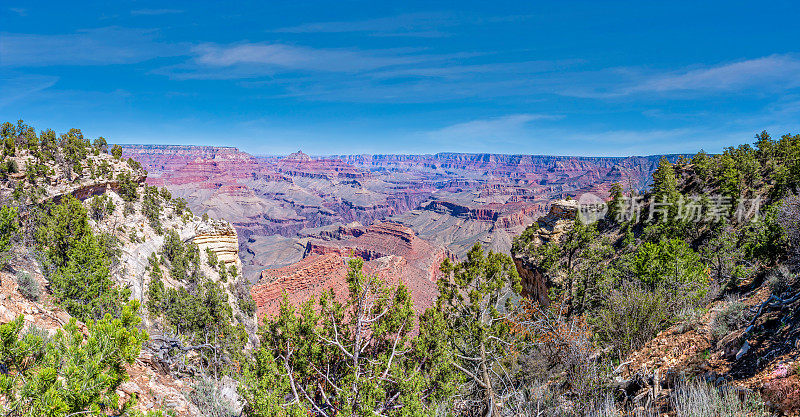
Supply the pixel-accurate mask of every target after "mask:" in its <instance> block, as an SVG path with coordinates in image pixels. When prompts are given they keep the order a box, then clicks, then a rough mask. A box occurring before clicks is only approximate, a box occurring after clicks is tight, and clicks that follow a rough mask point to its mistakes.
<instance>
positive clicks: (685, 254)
mask: <svg viewBox="0 0 800 417" xmlns="http://www.w3.org/2000/svg"><path fill="white" fill-rule="evenodd" d="M630 268H631V270H632V272H633V274H634V275H635V276H636V277H637V278H638V279H639V280H640V281H641V282H642V283H644V284H645V285H647V286H648V287H649V288H651V289H655V288H658V287H664V288H668V289H676V290H678V291H680V292H684V293H686V294H687V295H688V296H690V297H696V298H700V297H703V296H704V295H705V292H706V289H707V286H708V274H707V273H706V266H705V265H704V264H703V262H702V261H701V259H700V255H698V254H697V252H695V251H694V250H692V248H691V247H690V246H689V244H688V243H686V242H685V241H683V240H681V239H663V240H661V241H659V242H658V243H650V242H644V243H642V244H641V246H639V248H638V249H637V251H636V252H635V254H634V256H633V258H632V260H631V261H630Z"/></svg>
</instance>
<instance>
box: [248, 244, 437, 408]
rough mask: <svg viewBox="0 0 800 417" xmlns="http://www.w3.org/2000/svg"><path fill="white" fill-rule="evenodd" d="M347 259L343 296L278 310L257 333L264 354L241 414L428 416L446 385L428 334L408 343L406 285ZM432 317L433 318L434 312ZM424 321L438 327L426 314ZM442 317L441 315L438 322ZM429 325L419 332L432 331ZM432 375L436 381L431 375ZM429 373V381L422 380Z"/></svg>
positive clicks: (410, 321)
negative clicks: (391, 281) (393, 282)
mask: <svg viewBox="0 0 800 417" xmlns="http://www.w3.org/2000/svg"><path fill="white" fill-rule="evenodd" d="M362 265H363V261H361V260H360V259H358V258H356V259H354V260H351V261H350V265H349V271H348V274H347V284H348V296H347V298H346V300H344V301H343V302H342V301H339V300H337V299H336V297H335V296H334V294H333V292H325V293H324V294H323V295H322V296H321V297H320V298H319V300H309V301H307V302H305V303H303V304H302V305H301V306H299V307H298V308H295V307H293V306H292V305H291V304H290V303H289V301H288V299H287V297H286V295H284V298H283V300H282V302H281V306H280V311H279V313H278V314H277V316H275V317H271V318H270V317H268V318H266V319H265V320H264V324H263V326H262V327H261V348H260V349H259V350H258V352H256V360H255V363H254V365H253V366H252V368H251V369H248V370H246V371H245V373H244V383H243V384H241V385H240V388H239V389H240V393H241V395H242V398H243V399H244V400H245V403H246V407H245V409H246V412H247V413H248V415H250V416H253V417H260V416H306V415H309V414H314V415H319V416H368V415H392V416H395V415H397V416H400V415H403V416H411V415H432V414H433V413H434V412H435V409H434V408H433V406H432V405H431V404H429V401H430V400H431V399H434V398H441V392H442V391H443V389H444V386H447V385H448V384H449V382H448V381H446V378H441V377H440V373H441V372H446V371H444V370H443V367H442V366H441V361H440V360H436V359H432V356H431V355H432V353H436V352H442V350H441V349H431V348H432V347H434V343H431V339H433V338H434V337H435V336H432V335H431V333H429V332H427V331H426V330H421V331H422V332H423V333H424V334H426V335H428V336H426V337H425V338H424V342H420V343H414V342H415V340H414V338H413V337H412V335H413V332H414V328H415V320H414V317H415V315H414V309H413V306H412V303H411V298H410V296H409V293H408V290H407V289H406V287H405V286H403V285H399V286H397V287H393V286H388V285H386V284H385V283H384V282H383V281H382V280H381V279H379V278H378V277H377V276H371V275H365V274H364V273H363V272H362V270H361V268H362ZM432 314H433V313H432ZM428 317H429V318H428V320H427V321H426V323H428V324H431V323H434V322H436V323H438V324H440V325H441V323H442V321H441V320H438V321H437V320H435V318H431V316H428ZM440 318H441V316H440ZM437 328H440V327H437V326H428V325H426V326H425V327H423V329H430V330H433V329H437ZM431 373H433V376H431V375H432V374H431ZM426 375H428V376H427V377H426Z"/></svg>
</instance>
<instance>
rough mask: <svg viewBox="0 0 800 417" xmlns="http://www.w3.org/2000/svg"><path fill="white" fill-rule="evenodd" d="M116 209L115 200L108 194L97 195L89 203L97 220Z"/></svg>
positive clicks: (90, 210) (93, 216) (91, 211)
mask: <svg viewBox="0 0 800 417" xmlns="http://www.w3.org/2000/svg"><path fill="white" fill-rule="evenodd" d="M115 209H116V206H115V205H114V201H113V200H112V199H111V197H109V196H108V195H106V194H103V195H99V196H95V197H94V198H92V201H91V203H89V212H90V213H91V215H92V218H93V219H95V220H96V221H99V220H103V219H104V218H105V217H106V216H108V215H111V214H112V213H114V210H115Z"/></svg>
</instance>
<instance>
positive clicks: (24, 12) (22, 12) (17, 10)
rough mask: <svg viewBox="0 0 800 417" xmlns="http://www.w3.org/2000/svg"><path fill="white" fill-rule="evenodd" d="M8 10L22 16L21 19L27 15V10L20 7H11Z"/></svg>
mask: <svg viewBox="0 0 800 417" xmlns="http://www.w3.org/2000/svg"><path fill="white" fill-rule="evenodd" d="M8 10H11V11H12V12H14V13H16V14H18V15H20V16H22V17H25V16H27V15H28V9H23V8H22V7H11V8H9V9H8Z"/></svg>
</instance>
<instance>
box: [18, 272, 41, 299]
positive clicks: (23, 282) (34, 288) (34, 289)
mask: <svg viewBox="0 0 800 417" xmlns="http://www.w3.org/2000/svg"><path fill="white" fill-rule="evenodd" d="M17 288H18V289H19V292H20V294H22V295H23V296H24V297H25V298H27V299H29V300H32V301H39V296H40V295H41V292H42V291H41V288H40V287H39V282H38V281H36V278H34V277H32V276H31V274H29V273H27V272H19V273H17Z"/></svg>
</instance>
